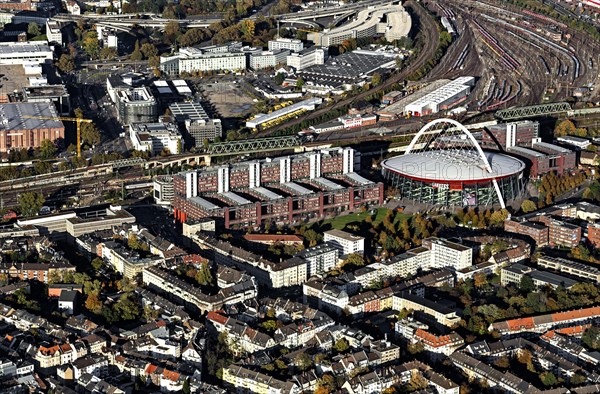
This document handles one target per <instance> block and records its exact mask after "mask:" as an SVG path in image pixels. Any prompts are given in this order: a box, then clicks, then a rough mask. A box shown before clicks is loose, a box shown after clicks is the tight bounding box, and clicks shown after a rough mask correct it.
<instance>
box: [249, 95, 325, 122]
mask: <svg viewBox="0 0 600 394" xmlns="http://www.w3.org/2000/svg"><path fill="white" fill-rule="evenodd" d="M322 102H323V100H322V99H320V98H311V99H308V100H304V101H300V102H299V103H296V104H292V105H290V106H287V107H283V108H281V109H278V110H275V111H273V112H271V113H268V114H258V115H256V116H255V117H254V118H253V119H251V120H249V121H247V122H246V127H249V128H256V127H259V126H260V127H264V128H267V127H271V126H274V125H275V124H277V123H280V122H282V121H284V120H286V119H290V118H291V117H294V116H297V115H300V114H301V113H303V112H306V111H313V110H314V109H315V107H316V106H317V105H320V104H321V103H322Z"/></svg>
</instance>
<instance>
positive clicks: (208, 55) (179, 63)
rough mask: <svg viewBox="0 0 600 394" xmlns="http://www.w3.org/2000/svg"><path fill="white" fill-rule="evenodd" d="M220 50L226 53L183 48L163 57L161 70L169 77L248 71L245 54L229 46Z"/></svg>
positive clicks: (214, 50)
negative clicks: (184, 74) (210, 72)
mask: <svg viewBox="0 0 600 394" xmlns="http://www.w3.org/2000/svg"><path fill="white" fill-rule="evenodd" d="M219 48H224V49H225V51H221V50H219V49H217V48H210V49H207V48H203V49H198V48H191V47H187V48H181V49H180V50H179V52H178V53H177V54H175V55H173V56H167V57H165V56H161V58H160V70H161V71H162V72H164V73H165V74H167V75H179V74H181V73H188V74H192V73H195V72H205V71H243V70H245V69H246V63H247V61H246V60H247V59H246V54H245V53H244V52H242V51H240V50H238V49H237V48H235V49H234V48H230V47H227V46H223V47H219ZM240 49H241V48H240ZM232 50H234V51H232Z"/></svg>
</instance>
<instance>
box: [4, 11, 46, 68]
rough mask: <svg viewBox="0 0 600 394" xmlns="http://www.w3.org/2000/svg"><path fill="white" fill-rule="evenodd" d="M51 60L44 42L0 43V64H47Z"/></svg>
mask: <svg viewBox="0 0 600 394" xmlns="http://www.w3.org/2000/svg"><path fill="white" fill-rule="evenodd" d="M0 4H2V3H0ZM53 58H54V52H53V51H52V48H51V47H50V46H49V45H48V44H47V43H46V42H44V41H35V42H2V43H0V64H21V65H22V64H26V63H34V64H40V63H49V62H52V59H53Z"/></svg>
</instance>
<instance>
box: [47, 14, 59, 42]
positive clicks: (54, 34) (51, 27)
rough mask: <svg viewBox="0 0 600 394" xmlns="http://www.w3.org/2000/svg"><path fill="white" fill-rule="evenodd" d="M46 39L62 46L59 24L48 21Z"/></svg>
mask: <svg viewBox="0 0 600 394" xmlns="http://www.w3.org/2000/svg"><path fill="white" fill-rule="evenodd" d="M46 37H47V38H48V42H52V43H55V44H58V45H62V43H63V41H62V32H61V31H60V25H59V24H58V22H56V21H53V20H51V19H48V20H47V21H46Z"/></svg>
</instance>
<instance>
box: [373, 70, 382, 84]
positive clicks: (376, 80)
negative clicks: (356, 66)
mask: <svg viewBox="0 0 600 394" xmlns="http://www.w3.org/2000/svg"><path fill="white" fill-rule="evenodd" d="M380 83H381V74H379V73H374V74H373V76H372V77H371V85H373V86H377V85H379V84H380Z"/></svg>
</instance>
